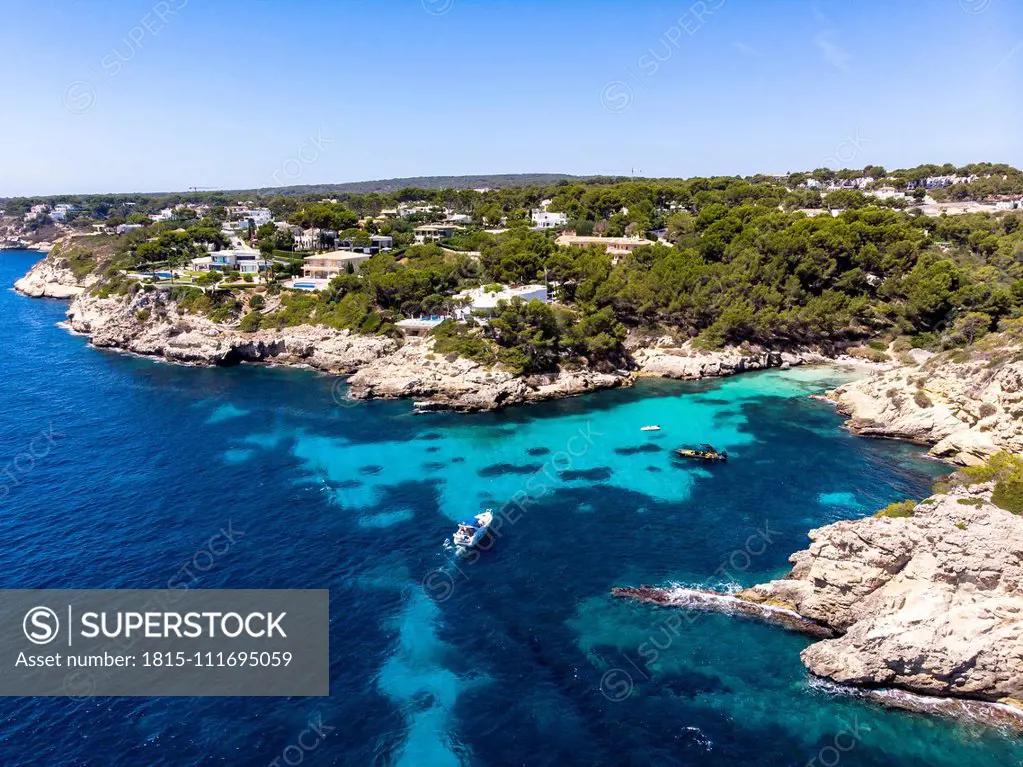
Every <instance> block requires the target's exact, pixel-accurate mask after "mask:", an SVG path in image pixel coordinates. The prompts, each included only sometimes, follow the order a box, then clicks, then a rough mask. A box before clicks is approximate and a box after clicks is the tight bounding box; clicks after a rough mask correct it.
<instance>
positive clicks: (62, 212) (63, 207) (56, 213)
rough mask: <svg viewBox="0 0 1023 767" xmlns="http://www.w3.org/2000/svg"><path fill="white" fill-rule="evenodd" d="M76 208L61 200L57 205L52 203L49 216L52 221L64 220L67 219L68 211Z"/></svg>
mask: <svg viewBox="0 0 1023 767" xmlns="http://www.w3.org/2000/svg"><path fill="white" fill-rule="evenodd" d="M76 210H78V208H77V207H76V206H74V205H72V204H71V203H69V202H62V203H60V204H59V205H54V206H53V210H51V211H50V218H52V219H53V220H54V221H64V220H66V219H67V214H68V213H74V212H75V211H76Z"/></svg>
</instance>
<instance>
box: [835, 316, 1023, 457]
mask: <svg viewBox="0 0 1023 767" xmlns="http://www.w3.org/2000/svg"><path fill="white" fill-rule="evenodd" d="M1021 346H1023V324H1021V323H1020V322H1019V321H1017V323H1016V324H1015V325H1010V327H1009V328H1008V329H1006V330H1004V331H1003V332H1001V333H996V334H992V335H990V336H987V337H985V338H983V339H981V340H980V341H978V342H977V343H975V344H974V345H973V346H971V347H969V348H967V349H956V350H952V351H947V352H942V353H941V354H937V355H932V354H929V353H927V352H919V351H917V352H912V353H911V355H910V358H909V359H908V360H907V362H909V364H905V365H902V366H900V367H898V368H895V369H891V370H877V371H874V372H872V373H871V374H870V375H868V376H867V377H865V378H863V379H861V380H859V381H856V382H854V383H851V384H849V385H847V386H842V387H839V388H838V389H835V390H834V391H833V392H831V393H830V394H829V395H828V396H829V397H830V398H831V399H832V400H833V401H834V402H835V404H836V405H837V406H838V410H839V412H841V413H843V414H845V415H848V416H849V417H850V420H849V427H850V428H851V429H852V430H853V431H854V432H855V433H857V434H861V435H863V436H871V437H889V438H895V439H906V440H911V441H914V442H918V443H920V444H926V445H931V446H932V447H931V451H930V453H931V455H932V456H934V457H936V458H941V459H944V460H947V461H950V462H952V463H956V464H959V465H971V464H977V463H980V462H982V461H983V460H984V459H985V458H987V457H988V456H990V455H993V454H994V453H997V452H999V451H1000V450H1007V451H1009V452H1013V453H1019V452H1023V348H1021Z"/></svg>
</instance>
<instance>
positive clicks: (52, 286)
mask: <svg viewBox="0 0 1023 767" xmlns="http://www.w3.org/2000/svg"><path fill="white" fill-rule="evenodd" d="M95 281H96V278H95V277H93V276H92V275H89V276H87V277H84V278H82V279H79V278H78V277H77V276H76V275H75V273H74V272H73V271H72V270H71V268H70V266H69V264H68V261H67V259H64V258H60V257H56V256H55V257H53V258H49V257H48V258H44V259H42V260H41V261H39V262H38V263H37V264H35V266H33V267H32V268H31V269H29V271H28V274H26V275H25V276H24V277H22V278H21V279H20V280H17V281H16V282H15V283H14V289H15V290H17V291H18V292H19V293H24V294H25V295H26V296H32V297H33V298H74V297H75V296H77V295H79V294H80V293H82V292H83V291H84V290H85V289H86V288H87V287H88V286H89V285H91V284H93V283H94V282H95Z"/></svg>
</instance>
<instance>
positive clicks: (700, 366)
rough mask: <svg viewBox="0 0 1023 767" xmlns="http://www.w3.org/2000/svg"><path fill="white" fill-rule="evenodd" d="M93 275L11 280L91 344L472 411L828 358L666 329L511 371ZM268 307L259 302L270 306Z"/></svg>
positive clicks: (43, 271)
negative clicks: (708, 341) (301, 369)
mask: <svg viewBox="0 0 1023 767" xmlns="http://www.w3.org/2000/svg"><path fill="white" fill-rule="evenodd" d="M95 283H96V278H95V277H94V276H93V275H89V276H88V277H86V278H85V279H82V280H80V279H78V278H77V277H76V275H75V274H74V272H73V271H72V270H71V269H70V266H69V264H68V263H67V261H66V260H65V259H62V258H60V257H59V255H57V256H50V257H47V258H44V259H43V260H41V261H40V262H39V263H37V264H36V265H35V266H33V267H32V269H31V270H30V271H29V273H28V274H27V275H26V276H25V277H23V278H22V279H20V280H18V281H17V282H16V283H15V289H16V290H18V291H19V292H21V293H24V294H25V295H28V296H33V297H51V298H63V299H71V304H70V306H69V308H68V327H69V328H70V329H71V330H73V331H74V332H77V333H81V334H83V335H85V336H87V337H88V338H89V341H90V342H91V343H92V344H93V345H94V346H96V347H98V348H105V349H118V350H122V351H126V352H131V353H135V354H140V355H145V356H153V357H160V358H163V359H165V360H167V361H169V362H176V363H182V364H191V365H208V366H214V365H233V364H239V363H242V362H245V363H257V364H260V363H261V364H280V365H302V366H306V367H310V368H313V369H315V370H319V371H321V372H324V373H328V374H332V375H349V376H351V378H350V379H349V385H350V386H349V396H350V397H352V398H355V399H372V398H409V399H412V400H414V402H415V406H416V408H417V409H418V410H423V411H425V410H452V411H459V412H475V411H487V410H494V409H498V408H502V407H507V406H510V405H515V404H521V403H533V402H542V401H545V400H551V399H559V398H562V397H569V396H575V395H579V394H585V393H588V392H593V391H597V390H600V389H609V388H619V387H626V386H631V385H632V384H633V383H634V381H635V379H636V378H637V377H638V376H659V377H666V378H675V379H687V380H693V379H699V378H706V377H712V376H726V375H733V374H737V373H743V372H748V371H754V370H763V369H766V368H770V367H778V368H782V369H787V368H789V367H792V366H795V365H802V364H819V363H825V362H829V361H831V360H829V359H828V358H826V357H825V356H823V355H822V354H820V353H819V352H816V351H812V350H807V351H799V352H794V353H789V352H784V353H777V352H770V351H766V350H760V349H738V348H731V349H725V350H721V351H711V352H705V351H700V350H697V349H694V348H693V347H692V345H691V344H678V343H677V342H674V341H672V339H670V338H668V337H664V338H659V339H644V340H642V341H637V340H636V339H632V340H631V343H630V344H627V349H628V350H629V353H630V358H631V360H632V365H631V367H630V369H628V370H616V371H613V372H598V371H595V370H591V369H587V368H585V367H581V368H577V369H562V370H560V371H558V372H556V373H552V374H547V375H535V376H516V375H514V374H512V373H510V372H508V371H506V370H502V369H499V368H488V367H486V366H484V365H481V364H479V363H477V362H474V361H472V360H468V359H465V358H461V357H458V356H456V355H443V354H439V353H435V352H434V350H433V348H432V342H431V341H430V340H429V339H424V338H407V339H405V340H404V341H403V342H398V341H396V340H394V339H392V338H388V337H384V336H364V335H359V334H356V333H350V332H348V331H338V330H333V329H331V328H326V327H322V326H313V325H300V326H295V327H286V328H282V329H279V330H259V331H256V332H243V331H241V330H240V329H239V328H238V327H237V326H236V325H231V324H222V323H216V322H213V321H211V320H209V319H208V318H206V317H203V316H197V315H194V314H188V313H185V312H181V311H179V309H178V307H177V306H176V305H175V304H174V303H173V302H172V301H171V300H170V296H169V295H168V292H167V291H162V292H160V291H150V292H147V291H143V292H139V293H136V294H135V295H125V294H114V295H111V296H109V297H106V298H103V297H100V296H98V295H93V292H92V291H91V290H90V288H91V287H92V286H93V285H94V284H95ZM270 310H271V307H269V306H268V308H267V309H266V310H265V311H270Z"/></svg>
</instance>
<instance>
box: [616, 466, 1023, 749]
mask: <svg viewBox="0 0 1023 767" xmlns="http://www.w3.org/2000/svg"><path fill="white" fill-rule="evenodd" d="M991 490H992V487H991V484H990V483H988V484H979V485H974V486H957V487H953V488H951V489H950V490H949V491H948V492H947V493H942V494H938V495H934V496H932V497H930V498H928V499H927V500H925V501H923V502H921V503H920V504H917V505H916V507H915V508H914V509H913V510H912V512H911V513H910V515H909V516H899V517H885V516H881V517H868V518H866V519H860V520H856V521H843V522H836V523H834V524H831V525H827V526H825V527H821V528H818V529H816V530H812V531H810V533H809V538H810V540H811V544H810V546H809V548H807V549H805V550H804V551H800V552H797V553H795V554H793V555H792V556H791V557H790V560H789V561H790V562H791V563H792V565H793V568H792V571H791V573H789V575H788V576H786V577H785V578H783V579H781V580H775V581H770V582H769V583H765V584H761V585H758V586H754V587H752V588H748V589H744V590H742V591H738V592H736V593H734V594H726V593H718V592H712V591H703V590H699V589H684V588H674V587H671V588H658V587H650V586H646V587H638V588H619V589H615V590H614V591H613V595H614V596H616V597H620V598H627V599H633V600H639V601H644V602H649V603H652V604H657V605H660V606H665V607H673V608H684V609H698V610H714V611H717V612H724V613H729V614H733V615H738V616H742V617H746V618H753V619H757V620H763V621H765V622H769V623H772V624H776V625H780V626H782V627H784V628H787V629H790V630H794V631H800V632H802V633H805V634H807V635H809V636H812V637H813V638H815V639H817V640H819V641H816V642H815V643H813V644H811V645H809V646H808V647H806V648H805V649H804V650H803V651H802V653H801V654H800V658H801V660H802V661H803V664H804V665H805V666H806V667H807V669H808V670H809V671H810V672H811V674H812V675H813V676H814V677H816V678H819V679H823V680H826V681H828V682H830V683H833V684H836V685H840V686H842V687H850V688H852V689H854V690H856V691H857V694H859V695H863V696H865V697H870V698H871V699H875V700H877V701H878V702H881V703H883V704H884V705H889V706H896V707H899V708H908V709H911V710H915V711H922V712H925V713H938V714H946V715H954V716H965V717H967V718H970V719H973V720H976V721H984V722H987V723H991V724H997V725H999V726H1005V727H1009V728H1011V729H1013V730H1015V731H1019V732H1023V702H1021V701H1023V590H1021V587H1023V517H1020V516H1018V515H1015V514H1012V513H1010V512H1008V511H1005V510H1003V509H1000V508H998V507H997V506H995V505H993V504H992V503H991Z"/></svg>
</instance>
